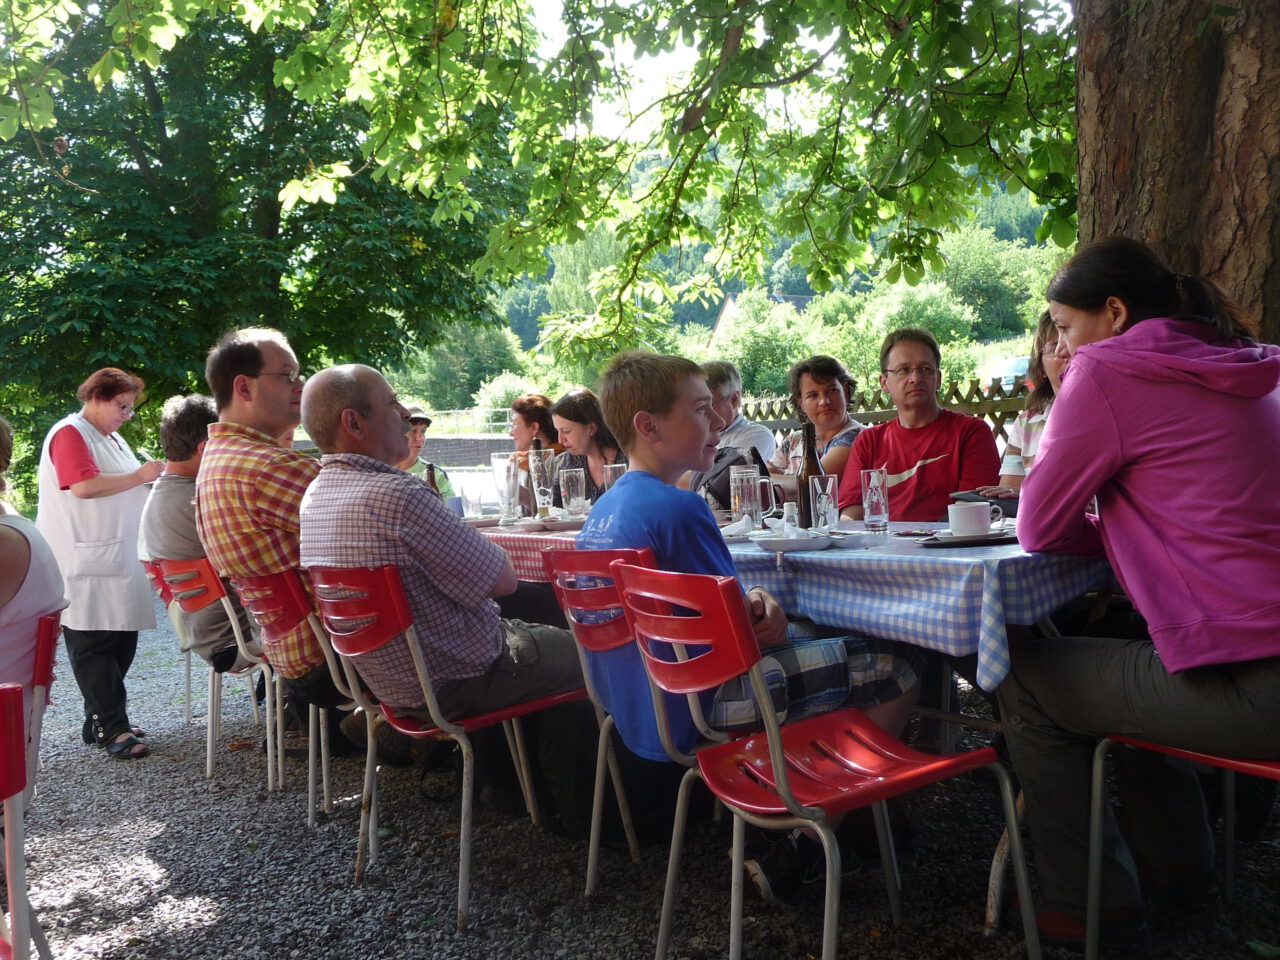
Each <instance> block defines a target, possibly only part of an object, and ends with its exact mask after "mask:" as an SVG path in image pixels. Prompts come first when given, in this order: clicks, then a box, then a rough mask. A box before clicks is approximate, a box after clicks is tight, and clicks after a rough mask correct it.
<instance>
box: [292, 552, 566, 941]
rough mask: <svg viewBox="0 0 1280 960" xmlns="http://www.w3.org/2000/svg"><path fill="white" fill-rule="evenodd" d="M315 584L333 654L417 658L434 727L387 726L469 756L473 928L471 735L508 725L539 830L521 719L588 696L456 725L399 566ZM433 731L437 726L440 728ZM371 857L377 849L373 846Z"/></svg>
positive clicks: (462, 878)
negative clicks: (444, 707)
mask: <svg viewBox="0 0 1280 960" xmlns="http://www.w3.org/2000/svg"><path fill="white" fill-rule="evenodd" d="M309 572H310V574H311V583H312V586H313V588H314V589H315V593H316V599H317V602H318V603H319V607H320V614H321V616H322V617H323V619H324V624H325V628H326V629H327V630H328V632H329V636H330V638H331V639H332V641H333V647H334V649H335V650H337V651H338V653H339V654H340V655H341V656H342V657H343V658H344V659H346V658H350V659H351V660H354V661H355V662H356V664H357V669H358V664H359V658H360V657H362V656H364V655H366V654H368V653H370V652H372V651H374V650H377V649H378V648H379V647H382V646H384V645H385V644H387V643H390V642H391V641H393V640H395V639H396V638H397V637H400V636H402V635H403V637H404V643H405V644H406V646H407V647H408V649H409V653H410V655H411V656H412V657H413V663H414V667H415V668H416V670H417V673H418V683H419V685H420V686H421V688H422V697H423V700H424V701H425V702H426V704H427V709H428V711H429V713H430V716H431V722H430V723H425V722H423V721H421V720H418V719H416V718H415V717H412V716H407V715H403V714H400V713H397V712H396V711H395V709H394V708H392V707H388V706H387V705H386V704H380V705H379V710H380V711H381V712H382V715H383V717H384V718H385V719H386V722H387V723H388V724H390V725H391V726H392V727H393V728H394V729H396V730H398V731H400V732H401V733H403V734H404V735H405V736H409V737H416V738H418V739H426V738H431V737H435V736H436V735H437V734H440V733H443V734H445V735H447V736H449V737H451V738H452V739H453V740H454V741H455V742H456V743H457V744H458V748H459V749H460V750H461V751H462V820H461V827H460V829H459V850H458V930H459V931H462V930H465V929H466V926H467V910H468V903H469V901H470V894H471V805H472V794H473V792H474V791H473V786H474V780H475V762H474V758H473V755H472V749H471V741H470V739H469V738H468V736H467V734H468V733H470V732H472V731H474V730H479V729H481V728H483V727H489V726H493V725H494V724H498V723H501V724H502V725H503V728H504V730H505V732H506V734H507V745H508V746H509V747H510V749H511V755H512V757H513V759H514V760H515V762H516V768H517V770H519V772H520V784H521V788H522V790H523V792H524V798H525V805H526V806H527V808H528V810H529V816H530V819H531V820H532V821H533V822H534V824H535V825H536V824H537V823H538V814H537V809H538V806H537V802H536V799H535V797H534V794H533V778H532V776H531V775H530V772H529V764H528V762H527V760H526V757H525V750H524V737H523V735H522V734H521V732H520V717H522V716H524V715H526V714H530V713H534V712H536V711H538V710H545V709H546V708H547V707H553V706H556V705H557V704H561V703H568V702H570V701H573V700H582V699H584V698H585V697H586V695H587V692H586V690H585V689H582V688H579V689H577V690H570V691H568V692H566V693H557V694H552V695H550V696H546V697H539V698H537V699H536V700H529V701H526V702H524V703H517V704H512V705H511V706H509V707H504V708H502V709H501V710H492V711H490V712H488V713H482V714H477V715H476V716H474V717H466V718H465V719H459V720H456V721H450V720H447V719H445V717H444V716H443V715H442V714H441V712H440V705H439V703H438V702H437V701H436V694H435V689H434V687H433V686H432V684H431V677H430V675H429V673H428V671H427V665H426V662H425V661H424V659H423V656H422V647H421V645H420V643H419V641H418V635H417V633H416V632H415V631H414V628H413V615H412V613H411V612H410V610H409V601H408V599H407V598H406V597H405V594H404V586H403V585H402V583H401V582H400V571H399V570H398V569H397V568H396V567H395V566H392V565H387V566H383V567H372V568H369V567H361V568H355V569H350V568H341V567H311V568H310V569H309ZM433 724H434V725H433ZM376 789H377V784H376V771H375V770H374V769H373V767H372V766H371V765H370V764H366V767H365V793H364V802H363V805H362V808H361V811H362V812H361V823H360V842H359V843H360V850H359V852H357V855H356V863H357V877H359V876H360V864H361V862H362V856H363V849H364V846H365V843H366V840H367V839H368V837H369V820H370V818H371V816H375V817H376V814H374V813H373V810H374V805H375V804H376V801H377V794H376ZM370 849H371V851H372V845H371V846H370Z"/></svg>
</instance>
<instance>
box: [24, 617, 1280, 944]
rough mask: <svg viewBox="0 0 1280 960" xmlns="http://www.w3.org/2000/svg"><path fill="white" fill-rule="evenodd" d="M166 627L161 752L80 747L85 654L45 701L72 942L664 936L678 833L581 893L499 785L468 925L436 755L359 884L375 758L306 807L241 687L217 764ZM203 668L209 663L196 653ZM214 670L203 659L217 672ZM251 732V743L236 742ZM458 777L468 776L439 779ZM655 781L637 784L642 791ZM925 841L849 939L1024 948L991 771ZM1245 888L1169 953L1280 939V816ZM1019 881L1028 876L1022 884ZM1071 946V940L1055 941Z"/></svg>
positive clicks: (683, 940)
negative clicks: (898, 917)
mask: <svg viewBox="0 0 1280 960" xmlns="http://www.w3.org/2000/svg"><path fill="white" fill-rule="evenodd" d="M176 649H177V646H176V641H175V640H174V638H173V635H172V634H171V633H170V632H169V631H168V629H167V623H165V624H164V629H161V630H158V631H154V632H151V633H146V634H144V635H143V636H142V639H141V642H140V644H139V652H138V658H137V661H136V662H135V664H134V666H133V670H132V672H131V673H130V675H129V690H130V696H131V703H132V704H133V709H132V716H133V719H134V722H135V723H138V724H139V725H141V726H142V727H143V728H144V729H146V730H147V731H148V734H149V737H148V742H149V743H150V744H151V746H152V750H153V753H152V755H151V757H149V758H147V759H144V760H141V761H136V762H115V761H109V760H108V759H107V758H106V757H105V756H104V755H103V753H102V752H101V751H100V750H98V749H96V748H91V747H85V746H82V745H81V744H80V737H79V729H80V707H79V698H78V696H77V691H76V688H75V683H74V680H73V679H72V678H71V676H70V670H69V669H68V668H67V667H66V666H65V664H63V665H62V666H61V667H60V669H59V671H58V674H59V680H58V682H57V683H56V684H55V686H54V691H53V692H54V701H55V702H54V705H53V706H52V707H51V708H50V710H49V713H48V714H47V719H46V726H45V733H44V745H43V755H44V756H43V763H44V769H43V772H42V773H41V775H40V779H39V796H38V798H37V800H36V802H35V805H34V808H33V809H32V810H31V812H30V815H29V817H28V826H27V829H28V846H27V849H28V855H29V859H30V883H31V891H32V900H33V902H34V904H35V908H36V911H37V913H38V915H39V917H40V919H41V922H42V924H43V926H44V928H45V930H46V932H47V934H48V937H49V940H50V942H51V944H52V947H53V952H54V955H55V956H57V957H59V958H64V960H90V958H93V960H99V958H101V960H106V958H111V960H124V958H130V960H132V958H170V957H172V958H183V960H198V958H206V957H207V958H223V957H236V958H264V960H266V958H270V960H276V958H294V957H303V958H330V957H332V958H344V960H345V958H350V957H360V958H368V960H374V958H404V957H433V958H441V960H443V958H477V957H493V958H510V957H522V958H523V957H527V958H555V960H559V958H565V957H618V958H623V957H626V958H632V957H634V958H647V957H650V956H652V950H653V939H654V936H655V935H656V931H657V915H658V908H659V905H660V903H661V897H662V881H663V875H664V870H665V865H666V851H665V849H664V848H661V847H653V848H648V849H646V850H644V852H643V858H642V861H641V862H640V863H639V864H631V863H630V862H629V861H628V860H627V859H626V856H625V854H620V853H618V852H616V851H606V852H605V853H604V854H603V856H602V885H601V889H602V891H603V892H601V893H600V894H598V895H597V896H596V897H595V898H593V900H592V901H591V902H587V901H585V900H584V899H583V896H582V883H583V879H584V875H585V865H586V846H585V844H582V843H577V842H573V841H569V840H565V839H563V838H560V837H557V836H555V835H553V834H551V833H549V832H547V831H546V830H538V829H534V828H533V827H531V826H530V825H529V823H528V821H527V819H525V818H521V817H512V816H505V815H502V814H499V813H497V812H495V811H492V810H489V809H486V808H484V807H482V806H477V815H476V833H475V842H474V852H473V857H472V871H473V872H472V921H471V928H470V930H469V931H468V932H467V933H465V934H458V933H456V932H455V930H454V925H453V911H454V898H455V895H456V894H455V882H456V876H457V860H456V857H457V839H456V830H457V817H458V805H457V803H456V801H454V800H448V801H442V800H438V799H437V800H431V799H428V798H427V796H426V795H425V794H424V792H423V789H422V787H423V785H422V784H421V782H420V778H419V775H418V774H417V773H416V771H411V770H396V769H384V770H383V771H382V773H381V780H380V784H381V790H382V817H383V823H384V826H386V827H387V828H388V829H389V831H390V835H389V836H388V837H387V838H386V839H385V840H383V843H382V856H381V859H380V860H379V861H378V863H376V864H375V865H374V866H373V867H371V868H370V870H369V873H368V876H367V878H366V880H365V882H364V884H363V885H361V886H356V885H355V884H354V882H353V864H354V857H355V837H356V829H357V825H358V820H359V799H360V781H361V776H362V762H361V761H360V760H359V759H357V758H342V759H335V760H334V788H335V796H336V804H335V807H334V811H333V813H332V814H330V815H329V816H328V817H324V816H323V815H322V816H321V819H320V821H319V822H318V825H317V826H316V827H315V828H314V829H313V828H308V827H307V825H306V813H305V809H304V808H305V791H304V780H303V776H304V773H305V762H304V761H302V760H295V759H291V760H289V761H288V776H289V778H290V779H289V781H288V790H287V791H286V792H285V793H283V794H273V795H268V794H267V792H266V789H265V756H264V755H263V754H262V753H261V751H260V750H258V749H257V748H256V742H257V739H258V737H260V733H259V732H258V731H256V730H255V729H254V727H253V723H252V719H251V717H250V712H249V705H248V698H247V697H246V696H244V695H243V693H242V692H241V691H242V685H240V684H236V685H235V686H234V688H233V687H232V686H228V689H227V692H226V694H225V695H224V715H225V719H224V723H223V732H224V737H223V744H222V745H221V746H220V750H219V755H218V761H217V763H218V770H217V774H216V776H215V778H214V779H213V780H211V781H207V780H205V779H204V770H203V764H204V746H203V745H204V727H203V725H202V723H201V721H200V718H201V717H202V715H203V708H204V697H203V693H202V692H198V693H197V696H196V700H197V702H196V704H195V713H196V718H197V719H196V720H195V721H194V722H192V723H191V724H190V725H188V724H186V723H184V722H183V719H182V708H181V701H182V660H181V657H180V656H179V655H178V654H177V653H176ZM197 666H198V667H199V666H200V665H199V664H197ZM203 679H204V673H203V668H202V667H200V669H197V671H196V687H197V690H198V691H202V690H203V687H202V682H203ZM236 740H242V741H248V740H252V742H253V744H254V746H253V747H252V748H250V749H241V750H238V751H234V752H229V751H228V750H227V746H226V745H227V744H228V743H232V742H234V741H236ZM429 787H430V789H429V790H428V791H427V792H429V793H432V794H434V795H438V794H439V792H440V791H441V789H442V788H446V789H445V792H447V787H448V781H439V782H436V783H433V784H430V785H429ZM633 802H634V801H633ZM910 810H911V815H912V820H913V822H914V823H915V824H916V826H917V829H918V832H919V834H920V840H921V843H920V851H919V852H917V853H915V854H911V855H908V856H905V857H903V858H902V860H903V862H902V870H903V880H904V885H905V890H904V895H903V904H904V911H905V913H906V916H907V917H908V919H907V921H906V922H905V923H904V924H903V925H902V926H901V927H898V928H894V927H892V926H891V925H890V923H889V917H888V908H887V905H886V902H885V896H884V888H883V881H882V877H881V874H880V871H879V868H878V866H876V865H872V864H863V865H862V866H861V869H860V870H859V871H858V872H857V873H856V874H855V875H853V876H851V877H846V879H845V883H844V889H843V903H842V914H841V943H840V956H841V957H842V958H849V960H854V958H859V960H860V958H969V957H974V958H993V960H994V958H1016V957H1021V956H1024V955H1025V954H1024V953H1023V951H1022V949H1021V946H1020V943H1019V941H1018V940H1017V939H1016V938H1015V937H1014V936H1012V935H1011V934H1003V933H1002V934H997V935H995V936H985V935H984V934H983V932H982V930H981V919H982V909H983V897H984V888H985V883H986V863H985V862H984V858H985V857H986V856H988V855H989V852H990V851H991V849H992V848H993V847H994V844H995V842H996V839H997V837H998V836H999V832H1000V822H999V805H998V802H997V800H996V795H995V791H994V787H993V786H991V785H990V783H989V781H987V780H984V779H978V778H964V779H961V780H957V781H954V782H951V783H948V784H944V785H941V786H939V787H937V788H935V789H932V790H929V791H924V792H921V793H918V794H916V795H915V796H914V797H913V798H912V800H911V805H910ZM728 835H729V829H728V822H727V821H726V822H725V823H724V824H722V825H715V824H705V825H703V826H700V827H696V828H694V829H693V831H692V832H691V835H690V837H689V841H688V845H687V850H686V856H685V870H684V876H683V886H682V888H681V893H682V897H683V901H682V904H681V907H680V909H679V910H678V914H677V923H676V929H675V936H674V939H673V951H672V955H673V956H674V957H679V958H690V960H702V958H711V957H719V956H723V955H724V954H725V953H726V952H727V949H728V889H729V877H728V861H727V850H728V843H729V839H728ZM1241 854H1242V856H1241V857H1240V885H1241V896H1240V898H1239V899H1238V901H1237V903H1236V905H1235V906H1234V907H1231V908H1228V909H1223V910H1221V911H1217V912H1213V913H1212V914H1211V915H1210V916H1208V917H1201V918H1197V919H1195V920H1194V921H1193V920H1185V919H1179V918H1171V917H1168V916H1161V915H1157V916H1154V917H1153V926H1154V933H1155V943H1154V947H1153V950H1152V952H1151V954H1150V955H1151V956H1156V957H1170V958H1174V957H1176V958H1195V957H1204V958H1218V957H1223V958H1225V957H1255V956H1258V955H1263V956H1275V955H1276V954H1265V953H1263V954H1259V952H1258V951H1257V949H1256V948H1255V947H1251V946H1250V945H1249V942H1250V941H1257V942H1262V943H1264V944H1280V897H1278V896H1277V891H1280V830H1278V829H1277V827H1276V826H1275V825H1274V824H1273V825H1272V827H1271V828H1270V831H1269V833H1268V834H1267V836H1266V837H1265V838H1264V840H1263V842H1261V843H1258V844H1256V845H1251V846H1250V847H1249V848H1248V849H1244V850H1242V851H1241ZM1010 883H1011V884H1012V881H1010ZM745 912H746V921H745V923H746V929H745V945H744V955H745V956H746V957H748V958H774V957H801V958H803V957H808V956H817V955H818V954H819V953H820V951H821V914H822V907H821V894H820V889H819V890H817V891H815V892H814V893H813V894H812V896H811V897H810V899H809V900H808V902H807V903H806V904H804V905H803V906H802V907H801V908H799V909H796V910H790V909H784V908H780V907H774V906H770V905H768V904H765V903H763V902H762V901H761V900H760V899H759V898H758V897H757V896H755V894H754V892H753V891H751V890H750V889H748V893H747V900H746V911H745ZM1046 956H1048V957H1050V958H1058V957H1068V956H1071V954H1067V953H1062V952H1060V951H1054V950H1047V951H1046Z"/></svg>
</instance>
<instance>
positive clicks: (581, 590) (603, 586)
mask: <svg viewBox="0 0 1280 960" xmlns="http://www.w3.org/2000/svg"><path fill="white" fill-rule="evenodd" d="M614 560H622V561H623V562H624V563H634V564H636V565H638V566H642V567H652V566H653V551H652V550H650V549H648V548H647V547H646V548H645V549H643V550H573V549H565V550H555V549H548V550H546V551H545V552H544V553H543V555H542V565H543V569H545V570H546V572H547V579H548V580H550V581H551V588H552V589H553V590H554V591H555V594H556V600H558V601H559V603H560V608H561V609H562V610H564V615H565V619H566V620H568V621H569V629H570V630H571V631H572V632H573V639H574V640H575V641H577V644H578V657H579V659H580V660H581V661H582V678H583V681H584V682H585V685H586V688H587V696H588V697H590V698H591V704H592V706H594V707H595V710H596V720H597V722H598V723H599V724H600V737H599V739H598V741H597V744H596V781H595V794H594V797H593V799H592V803H591V842H590V844H589V845H588V847H587V888H586V893H585V895H586V896H588V897H589V896H591V895H592V894H593V893H594V892H595V889H596V880H597V878H598V876H599V858H600V828H601V822H602V819H603V817H602V814H603V810H604V775H605V770H606V768H607V769H608V771H609V775H610V777H611V778H612V780H613V794H614V797H616V798H617V802H618V815H619V816H620V817H621V818H622V829H623V832H624V833H625V834H626V837H627V850H628V851H629V852H630V854H631V860H632V862H633V863H637V862H639V860H640V845H639V843H638V842H637V840H636V831H635V826H634V824H633V823H632V822H631V809H630V807H629V806H628V804H627V794H626V791H625V790H624V789H623V785H622V774H621V772H620V771H619V769H618V760H617V758H616V757H615V756H614V751H613V747H612V745H611V743H610V734H612V732H613V717H612V716H610V715H609V712H608V711H607V710H606V709H605V706H604V703H603V702H602V701H601V700H600V695H599V694H598V693H597V692H596V688H595V685H594V684H593V683H592V682H591V671H590V669H589V666H588V661H587V655H586V651H591V652H593V653H605V652H608V651H610V650H617V649H619V648H620V647H625V646H626V645H627V644H629V643H631V642H632V641H631V628H630V627H628V626H627V618H626V617H625V616H624V615H623V613H622V600H621V598H619V596H618V588H617V587H616V586H614V583H613V579H612V577H610V575H609V564H610V563H612V562H613V561H614ZM610 612H612V613H613V614H614V616H612V617H608V618H607V619H605V617H606V616H607V615H608V614H609V613H610Z"/></svg>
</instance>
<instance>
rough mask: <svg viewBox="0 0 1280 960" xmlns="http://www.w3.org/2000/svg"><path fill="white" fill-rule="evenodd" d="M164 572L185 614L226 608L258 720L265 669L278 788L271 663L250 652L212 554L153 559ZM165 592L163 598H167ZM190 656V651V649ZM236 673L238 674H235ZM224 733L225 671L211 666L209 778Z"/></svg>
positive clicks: (271, 772)
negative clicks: (258, 685)
mask: <svg viewBox="0 0 1280 960" xmlns="http://www.w3.org/2000/svg"><path fill="white" fill-rule="evenodd" d="M152 562H153V563H154V564H155V565H156V567H157V569H158V570H159V571H160V582H161V583H163V584H164V586H165V589H166V590H167V591H168V592H169V595H170V597H171V599H172V601H173V602H174V603H176V604H177V605H178V608H179V609H180V610H181V611H182V612H183V613H198V612H199V611H201V610H203V609H205V608H206V607H208V606H210V605H212V604H214V603H221V604H222V609H223V611H224V612H225V613H226V615H227V619H228V621H230V623H231V630H232V632H233V633H234V634H235V638H236V647H237V649H238V650H239V651H240V655H241V656H242V657H243V658H244V659H246V660H248V661H249V662H250V663H251V664H252V666H251V667H249V668H248V669H246V670H244V671H242V673H241V675H243V676H244V677H245V679H246V680H247V681H248V683H249V698H250V700H252V701H253V705H254V706H253V719H254V723H257V722H258V707H257V697H256V696H255V693H254V678H253V674H254V672H255V671H258V670H260V671H262V675H263V678H264V681H263V683H264V688H265V689H266V692H267V696H266V703H265V706H266V730H267V790H268V791H272V790H275V789H276V766H277V764H276V757H277V753H278V752H281V751H283V749H284V744H283V743H281V742H280V737H279V725H278V724H277V723H276V722H275V720H276V706H275V704H274V703H273V702H272V700H273V697H272V692H273V686H274V684H273V680H274V675H273V671H272V669H271V665H270V664H269V663H267V662H266V660H265V658H263V657H257V656H254V655H253V654H252V653H250V652H249V649H248V647H247V646H246V644H245V638H244V635H243V633H242V632H241V630H240V622H239V618H238V617H237V616H236V612H235V608H234V607H232V605H231V599H230V598H229V597H228V596H227V591H226V588H225V587H224V586H223V584H222V578H221V577H219V576H218V574H217V571H215V570H214V569H213V564H212V563H211V562H210V561H209V559H208V557H200V558H197V559H195V560H154V561H152ZM163 598H164V596H163V594H162V595H161V599H163ZM188 655H190V654H189V652H188ZM233 675H234V674H233ZM221 736H222V674H220V673H217V672H216V671H215V670H214V669H213V668H212V667H210V668H209V689H208V697H207V700H206V706H205V748H204V750H205V752H204V775H205V779H211V778H212V777H213V767H214V754H215V747H216V745H217V742H218V740H219V739H220V738H221Z"/></svg>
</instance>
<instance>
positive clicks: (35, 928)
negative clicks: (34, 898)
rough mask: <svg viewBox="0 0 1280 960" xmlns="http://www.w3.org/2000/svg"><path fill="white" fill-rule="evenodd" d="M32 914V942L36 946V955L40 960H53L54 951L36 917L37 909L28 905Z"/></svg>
mask: <svg viewBox="0 0 1280 960" xmlns="http://www.w3.org/2000/svg"><path fill="white" fill-rule="evenodd" d="M27 906H28V908H29V910H30V913H31V925H30V930H31V942H32V943H34V944H35V945H36V954H37V956H39V957H40V960H53V951H52V950H50V949H49V941H48V940H46V939H45V936H44V930H42V929H41V928H40V920H39V918H37V917H36V909H35V907H32V906H31V905H30V903H28V905H27Z"/></svg>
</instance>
